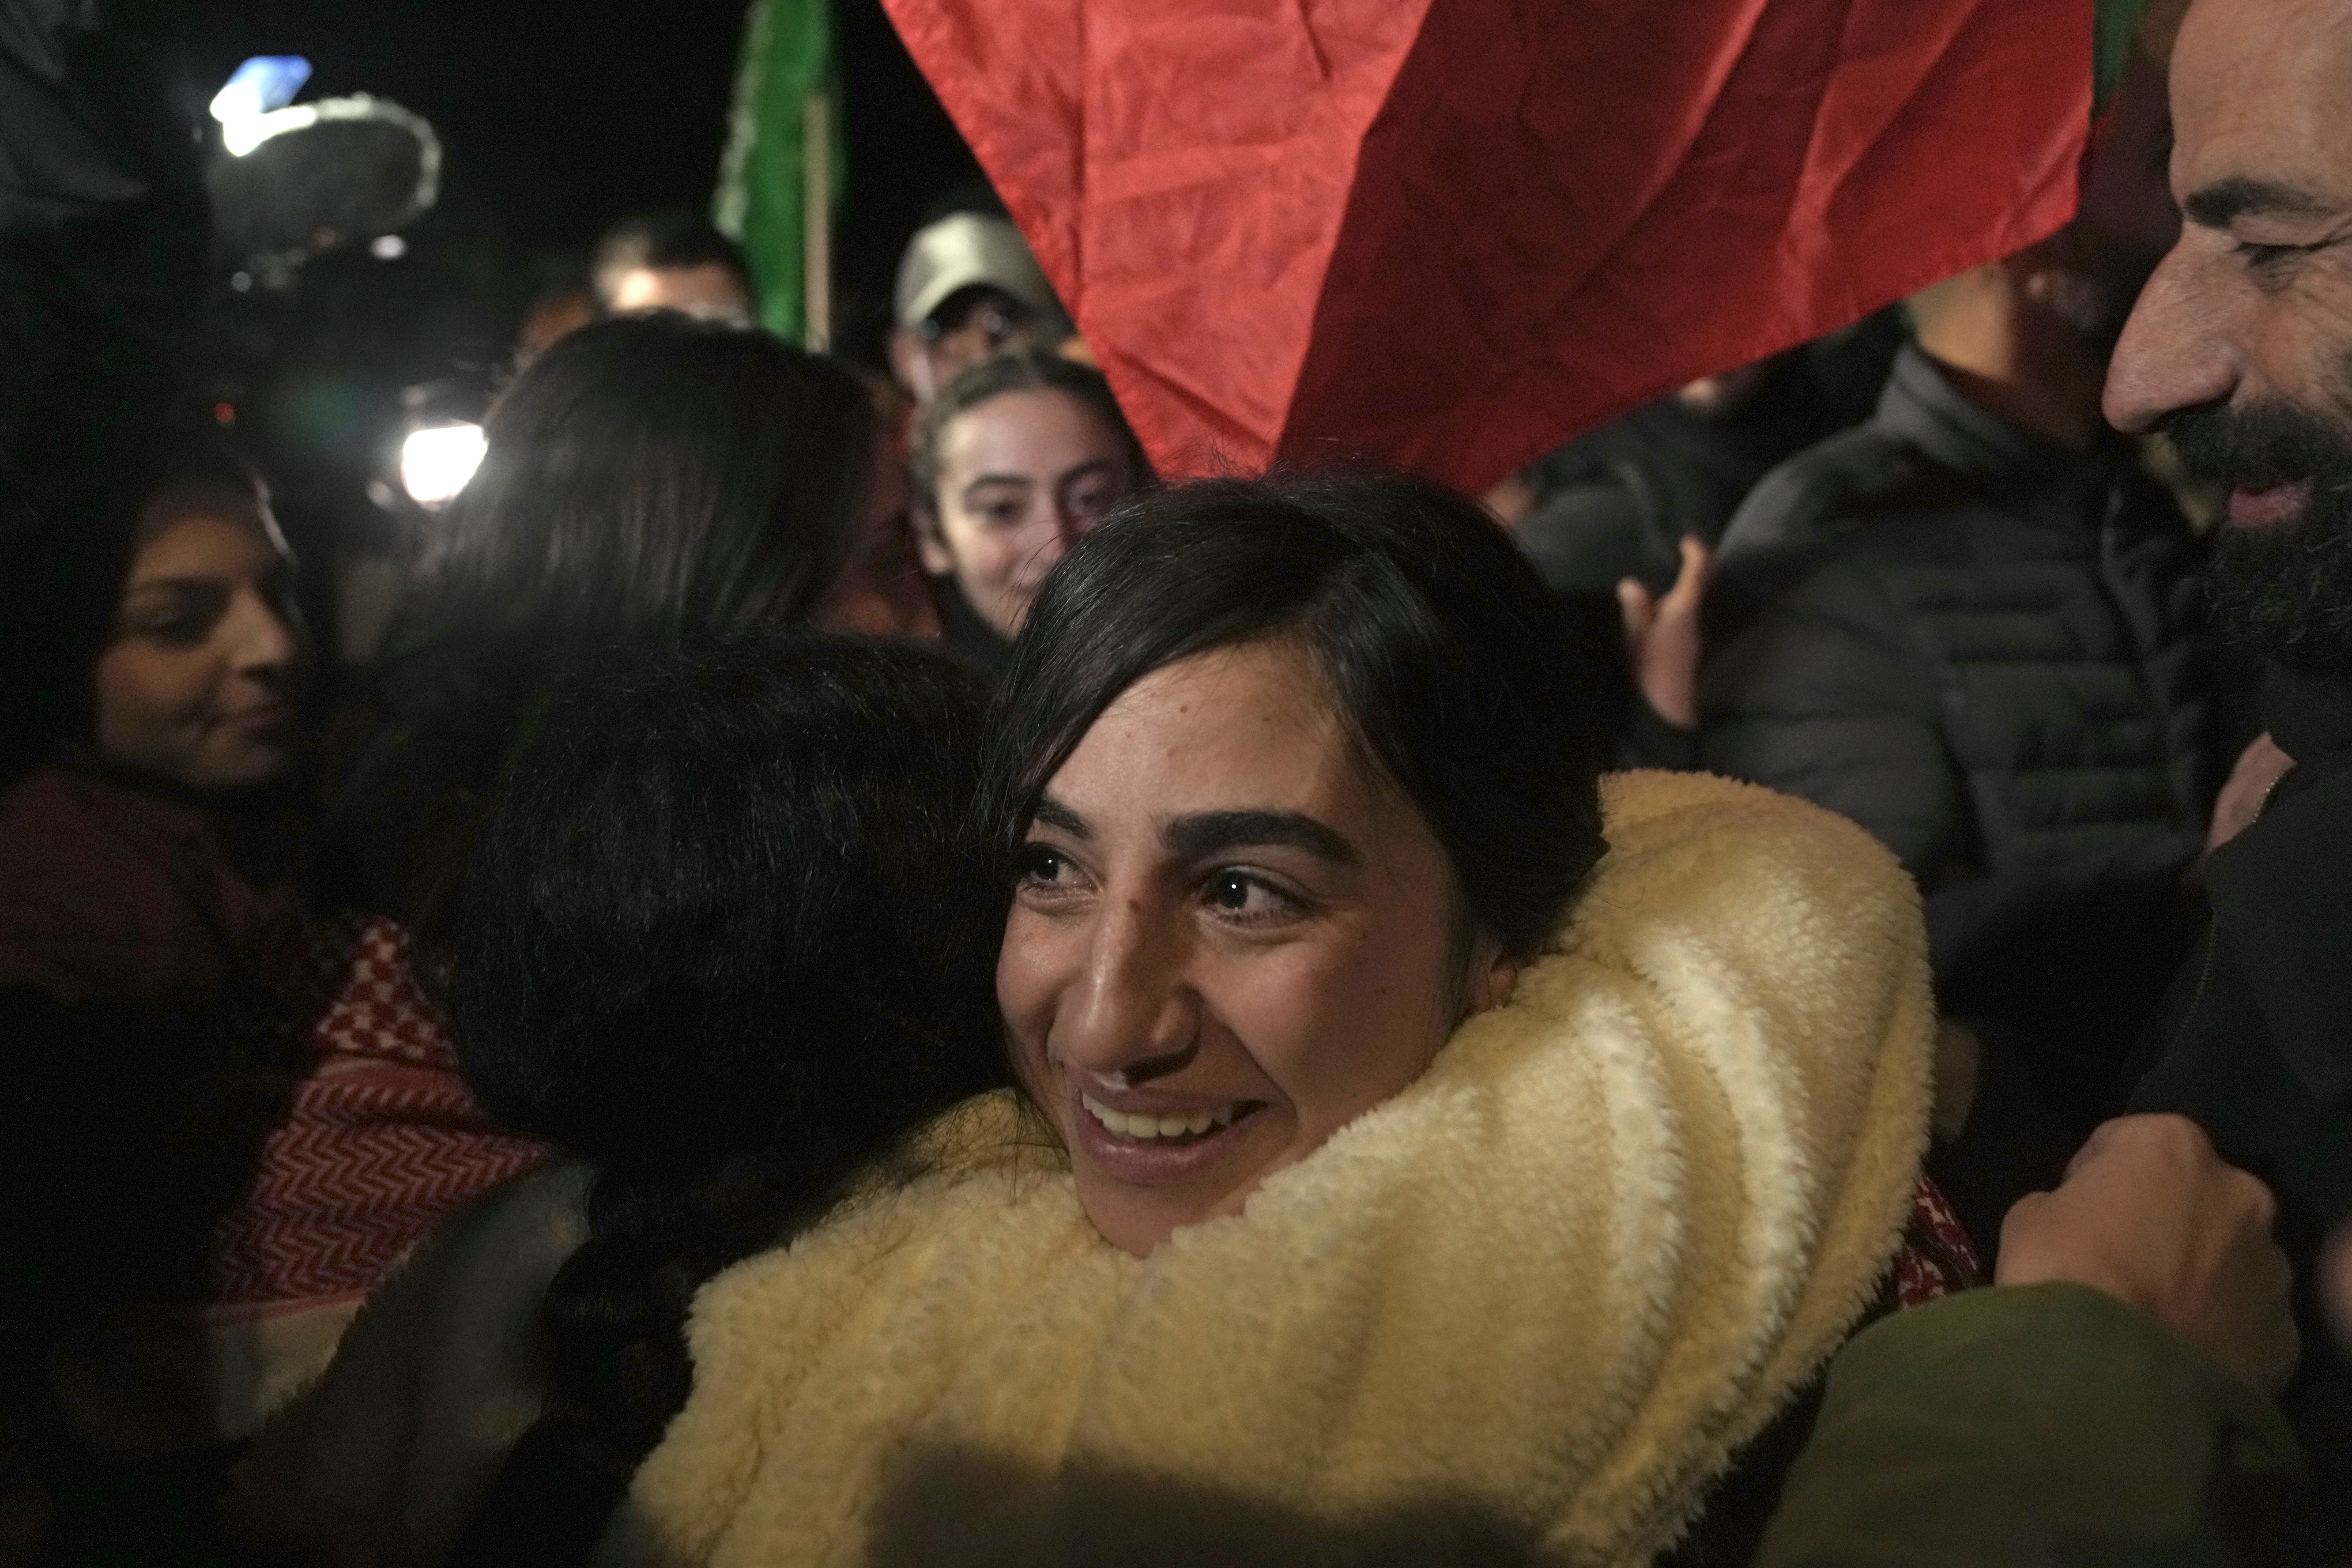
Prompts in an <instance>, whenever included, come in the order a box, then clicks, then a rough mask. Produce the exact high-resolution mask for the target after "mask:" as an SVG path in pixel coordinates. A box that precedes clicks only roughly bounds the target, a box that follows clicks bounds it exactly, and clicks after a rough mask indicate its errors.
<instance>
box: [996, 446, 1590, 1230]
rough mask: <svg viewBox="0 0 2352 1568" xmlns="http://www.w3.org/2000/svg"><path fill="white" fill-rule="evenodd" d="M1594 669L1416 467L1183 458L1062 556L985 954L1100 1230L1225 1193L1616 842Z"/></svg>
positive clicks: (1015, 730)
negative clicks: (1244, 469)
mask: <svg viewBox="0 0 2352 1568" xmlns="http://www.w3.org/2000/svg"><path fill="white" fill-rule="evenodd" d="M1113 606H1118V613H1115V614H1114V613H1112V609H1113ZM1603 679H1604V677H1603V676H1602V675H1601V673H1600V672H1599V671H1586V670H1580V669H1579V668H1576V667H1575V666H1574V665H1573V664H1572V663H1571V662H1570V657H1569V654H1568V652H1567V648H1566V644H1565V642H1564V640H1563V639H1562V638H1561V637H1560V636H1559V629H1558V627H1557V625H1556V624H1555V622H1554V620H1553V618H1552V615H1551V612H1550V610H1549V605H1548V604H1547V602H1546V600H1545V598H1544V596H1543V595H1542V594H1541V592H1540V591H1539V590H1538V589H1536V588H1535V587H1534V586H1533V585H1532V578H1531V575H1530V574H1529V572H1528V568H1527V566H1526V565H1525V564H1524V563H1523V562H1522V561H1521V560H1520V559H1519V557H1518V555H1517V552H1515V551H1514V550H1513V549H1512V548H1511V546H1510V545H1509V543H1508V542H1507V541H1506V540H1505V539H1504V538H1503V537H1502V535H1501V534H1500V533H1498V532H1497V531H1495V530H1494V529H1493V528H1492V527H1490V526H1488V525H1487V524H1486V522H1485V521H1483V520H1482V519H1480V518H1478V517H1477V516H1476V515H1475V514H1472V513H1466V512H1465V511H1464V510H1462V509H1461V507H1460V504H1459V503H1458V502H1456V501H1455V500H1454V499H1453V498H1452V497H1451V496H1449V495H1447V494H1445V493H1444V492H1443V491H1438V490H1435V489H1425V488H1422V487H1417V486H1412V485H1409V484H1406V483H1404V482H1402V481H1383V482H1381V483H1379V484H1377V485H1375V484H1369V483H1361V482H1358V483H1343V482H1332V483H1327V484H1325V485H1322V486H1319V487H1313V488H1310V487H1307V486H1294V487H1292V488H1291V489H1290V490H1289V491H1288V492H1287V493H1282V492H1273V493H1270V492H1268V491H1267V490H1266V489H1264V488H1263V487H1256V486H1234V487H1229V488H1227V489H1223V490H1220V489H1215V488H1205V489H1204V488H1198V487H1196V488H1192V489H1186V490H1183V491H1181V492H1178V493H1177V494H1176V495H1174V496H1172V497H1171V498H1170V499H1169V500H1165V501H1158V502H1154V501H1147V502H1145V503H1143V504H1142V505H1141V506H1139V507H1138V508H1137V509H1135V513H1134V515H1133V516H1132V517H1131V518H1130V520H1129V522H1128V523H1127V525H1126V526H1125V527H1124V528H1123V530H1122V531H1121V532H1120V534H1119V536H1118V541H1117V542H1116V543H1110V542H1107V548H1105V549H1103V550H1101V551H1098V552H1090V553H1089V554H1088V555H1087V557H1086V558H1085V561H1084V563H1082V564H1081V563H1074V564H1073V567H1072V570H1071V572H1070V573H1069V574H1067V575H1066V576H1065V577H1064V578H1061V579H1059V580H1057V581H1056V583H1055V585H1054V586H1053V587H1052V588H1051V589H1050V590H1049V591H1048V593H1047V595H1045V600H1044V601H1043V602H1042V603H1041V605H1040V606H1039V609H1038V612H1037V630H1036V632H1035V634H1034V637H1031V638H1029V639H1028V640H1027V641H1025V642H1024V644H1023V645H1022V647H1021V649H1020V650H1019V651H1018V652H1017V653H1016V655H1015V658H1014V661H1013V668H1012V669H1011V670H1010V671H1009V672H1008V675H1007V679H1006V686H1005V694H1004V700H1003V709H1002V711H1001V713H1000V720H1001V722H1000V726H999V731H998V732H999V734H1000V735H1001V737H1002V741H1001V744H1000V749H999V751H998V752H997V754H996V776H997V778H998V781H999V783H998V792H999V793H998V795H997V798H996V799H995V801H994V803H993V806H994V810H995V811H996V813H997V814H998V818H999V820H1000V822H1001V823H1002V824H1003V830H1004V831H1005V832H1006V833H1007V835H1008V837H1010V838H1013V839H1014V841H1015V842H1017V844H1018V846H1019V847H1018V849H1017V851H1016V854H1017V856H1018V858H1019V860H1020V863H1021V871H1020V874H1019V878H1018V880H1017V883H1016V892H1015V896H1014V900H1013V912H1012V915H1011V918H1010V919H1009V921H1007V923H1006V926H1005V935H1004V947H1003V957H1002V959H1001V960H1000V963H999V967H998V971H997V985H998V994H999V998H1000V1000H1001V1001H1002V1002H1003V1006H1004V1013H1005V1019H1006V1023H1007V1026H1008V1028H1009V1031H1010V1033H1011V1036H1012V1038H1013V1042H1014V1044H1015V1048H1016V1053H1017V1055H1018V1058H1019V1066H1020V1068H1021V1070H1022V1074H1023V1078H1024V1082H1025V1083H1026V1084H1027V1085H1028V1087H1029V1089H1030V1091H1031V1092H1032V1093H1033V1094H1034V1096H1035V1098H1036V1100H1037V1102H1038V1104H1039V1105H1040V1107H1041V1108H1042V1109H1043V1110H1045V1112H1046V1114H1047V1115H1048V1116H1049V1117H1050V1118H1051V1119H1052V1120H1053V1121H1054V1122H1055V1126H1056V1128H1057V1130H1058V1131H1059V1132H1060V1133H1061V1136H1062V1138H1063V1141H1064V1142H1065V1143H1066V1146H1067V1147H1068V1148H1069V1149H1070V1151H1071V1160H1072V1164H1073V1167H1074V1169H1075V1171H1076V1176H1077V1183H1078V1192H1079V1195H1080V1197H1081V1199H1082V1200H1083V1201H1084V1202H1085V1203H1086V1205H1087V1213H1088V1215H1090V1216H1091V1217H1092V1218H1093V1219H1094V1221H1095V1224H1096V1226H1097V1228H1099V1229H1100V1230H1101V1231H1102V1232H1103V1234H1104V1236H1105V1237H1107V1238H1108V1239H1109V1240H1111V1241H1112V1242H1114V1243H1116V1244H1118V1245H1119V1246H1121V1247H1126V1248H1128V1249H1129V1250H1130V1251H1134V1252H1137V1253H1142V1252H1148V1251H1150V1249H1151V1248H1152V1247H1155V1246H1157V1245H1158V1244H1159V1243H1160V1242H1161V1241H1163V1240H1165V1239H1166V1238H1167V1237H1168V1235H1169V1234H1170V1232H1171V1230H1172V1229H1174V1227H1176V1226H1180V1225H1183V1224H1187V1223H1190V1222H1193V1221H1197V1220H1201V1219H1206V1218H1209V1217H1212V1216H1213V1215H1220V1214H1227V1213H1231V1212H1234V1210H1235V1209H1237V1208H1238V1207H1239V1206H1240V1205H1241V1203H1242V1202H1243V1200H1244V1199H1245V1198H1246V1197H1247V1196H1248V1195H1249V1194H1250V1193H1251V1192H1252V1191H1253V1190H1255V1186H1256V1184H1258V1183H1259V1182H1261V1181H1263V1180H1264V1179H1265V1177H1266V1176H1268V1175H1270V1174H1272V1173H1274V1172H1275V1171H1277V1170H1279V1169H1281V1168H1282V1167H1283V1166H1285V1165H1287V1164H1290V1163H1294V1162H1296V1161H1297V1160H1298V1159H1300V1158H1302V1157H1303V1156H1305V1155H1307V1154H1308V1153H1310V1152H1313V1151H1314V1150H1315V1149H1316V1148H1317V1147H1318V1146H1319V1145H1320V1144H1321V1143H1322V1142H1324V1140H1326V1139H1327V1138H1328V1137H1329V1136H1330V1135H1331V1134H1332V1133H1333V1132H1334V1131H1337V1130H1338V1129H1339V1127H1341V1126H1343V1125H1344V1124H1346V1123H1347V1122H1348V1121H1352V1120H1353V1119H1354V1118H1355V1117H1356V1116H1358V1115H1359V1114H1360V1113H1361V1112H1363V1111H1364V1110H1368V1109H1370V1107H1371V1106H1373V1105H1376V1104H1378V1103H1380V1102H1381V1100H1386V1099H1388V1098H1389V1097H1390V1096H1391V1095H1393V1094H1395V1093H1396V1092H1397V1091H1398V1090H1400V1089H1403V1088H1404V1087H1405V1086H1406V1085H1407V1084H1409V1083H1411V1082H1412V1080H1413V1079H1416V1078H1418V1077H1420V1076H1421V1073H1422V1072H1423V1069H1424V1068H1427V1067H1428V1065H1429V1062H1430V1060H1431V1058H1433V1057H1434V1056H1435V1055H1436V1053H1437V1049H1438V1047H1440V1046H1442V1045H1443V1044H1444V1041H1445V1039H1446V1037H1447V1036H1448V1035H1450V1034H1451V1033H1452V1032H1453V1030H1454V1027H1455V1026H1457V1025H1459V1024H1460V1023H1461V1022H1462V1020H1463V1019H1464V1018H1465V1016H1468V1015H1470V1014H1471V1013H1474V1012H1479V1011H1483V1010H1485V1009H1486V1007H1488V1006H1491V1005H1494V1004H1495V1003H1496V1001H1498V1000H1500V999H1502V998H1503V997H1505V996H1507V994H1509V991H1510V988H1511V983H1512V980H1513V978H1514V976H1515V975H1516V973H1517V969H1518V967H1519V965H1521V964H1522V963H1525V962H1526V961H1527V960H1528V959H1529V958H1531V957H1532V956H1533V955H1534V953H1535V951H1536V949H1537V948H1538V945H1539V944H1540V943H1541V942H1542V941H1543V940H1544V938H1546V937H1547V936H1549V934H1550V933H1551V931H1553V930H1554V929H1555V928H1556V927H1557V925H1558V924H1559V919H1560V917H1561V915H1562V914H1563V913H1564V912H1565V911H1566V910H1567V908H1568V906H1569V904H1570V902H1571V901H1572V900H1573V899H1574V897H1575V895H1576V891H1577V889H1578V888H1579V887H1580V885H1581V883H1582V881H1583V879H1584V877H1585V875H1586V873H1587V872H1589V871H1590V870H1591V867H1592V865H1593V863H1594V862H1595V861H1596V860H1598V859H1599V858H1600V857H1601V848H1602V841H1601V815H1600V804H1599V796H1598V793H1597V776H1598V772H1599V767H1598V762H1597V758H1598V756H1599V755H1600V752H1599V750H1598V747H1597V746H1596V745H1595V744H1594V743H1593V738H1592V736H1591V732H1590V731H1591V721H1590V720H1589V719H1588V718H1587V717H1586V716H1585V715H1584V713H1582V712H1580V697H1582V696H1584V695H1585V694H1589V693H1591V692H1595V691H1598V690H1600V689H1601V682H1602V680H1603ZM1197 1120H1205V1123H1206V1124H1205V1125H1203V1126H1201V1127H1198V1128H1195V1127H1193V1126H1192V1122H1193V1121H1197Z"/></svg>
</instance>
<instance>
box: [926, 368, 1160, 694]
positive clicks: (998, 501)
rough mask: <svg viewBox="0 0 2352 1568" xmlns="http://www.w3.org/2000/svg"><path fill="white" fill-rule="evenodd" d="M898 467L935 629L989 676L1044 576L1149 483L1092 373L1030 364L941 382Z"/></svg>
mask: <svg viewBox="0 0 2352 1568" xmlns="http://www.w3.org/2000/svg"><path fill="white" fill-rule="evenodd" d="M908 469H909V486H910V489H911V492H912V511H913V517H914V521H915V534H916V544H917V547H918V548H919V550H920V552H921V554H922V560H923V569H924V570H925V571H926V572H928V573H929V574H931V581H932V585H933V588H934V591H935V592H936V594H937V595H938V598H939V602H940V626H941V629H942V630H943V631H944V632H945V633H946V636H947V640H948V642H949V644H950V646H951V647H954V648H955V650H956V651H957V652H959V653H961V654H962V655H963V656H964V657H965V658H969V659H971V661H972V662H974V663H975V664H978V665H979V666H980V667H981V668H983V669H986V670H988V671H990V672H992V673H993V672H994V671H995V670H997V669H998V668H1002V667H1003V663H1004V660H1005V658H1006V657H1007V655H1009V654H1010V652H1011V651H1012V647H1013V636H1014V634H1016V633H1017V632H1019V631H1020V629H1021V620H1022V617H1023V616H1026V615H1027V614H1028V613H1029V605H1030V602H1031V601H1032V600H1033V599H1034V598H1035V597H1036V595H1037V587H1038V584H1041V583H1043V582H1044V581H1045V574H1046V573H1048V572H1050V571H1052V570H1053V568H1054V563H1055V562H1057V561H1059V560H1060V559H1061V558H1062V555H1063V552H1066V551H1067V550H1068V549H1069V548H1070V546H1071V545H1073V544H1075V543H1076V542H1078V540H1079V539H1080V538H1082V537H1083V536H1084V535H1085V534H1086V532H1087V530H1088V529H1091V528H1092V527H1094V526H1095V524H1097V522H1100V521H1102V520H1103V518H1104V516H1105V515H1106V514H1107V513H1108V512H1109V510H1111V508H1113V507H1115V506H1117V505H1118V503H1119V502H1120V501H1122V500H1126V499H1127V497H1128V496H1129V494H1130V493H1132V492H1133V491H1134V490H1135V489H1137V488H1138V487H1139V486H1141V485H1144V484H1148V483H1150V479H1151V465H1150V462H1149V461H1147V460H1146V458H1144V455H1143V446H1142V443H1140V442H1139V441H1138V440H1137V439H1136V438H1135V432H1134V431H1132V430H1130V429H1129V428H1128V425H1127V417H1126V416H1124V415H1123V414H1121V413H1120V412H1119V408H1118V400H1117V399H1115V398H1113V397H1112V396H1111V394H1110V384H1108V382H1106V381H1104V380H1103V376H1102V373H1101V372H1100V371H1098V370H1096V369H1095V368H1094V367H1092V366H1091V365H1084V364H1079V363H1075V362H1074V361H1071V360H1066V359H1064V358H1062V357H1061V356H1060V355H1058V354H1053V353H1045V352H1043V351H1038V350H1030V351H1025V352H1016V353H1003V354H998V355H996V356H995V357H994V358H992V359H985V360H982V361H981V362H979V363H976V364H973V365H971V367H969V368H968V369H966V370H965V371H964V372H963V373H962V374H960V375H958V376H957V377H956V378H955V379H954V380H953V381H951V382H950V383H949V384H947V386H946V387H945V388H944V389H943V390H942V391H941V392H940V395H938V396H937V397H935V398H933V399H932V400H931V401H930V402H929V404H927V405H925V406H924V408H923V411H922V414H921V416H919V418H918V420H917V421H916V425H915V429H914V437H913V442H912V447H911V450H910V451H909V453H908Z"/></svg>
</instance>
